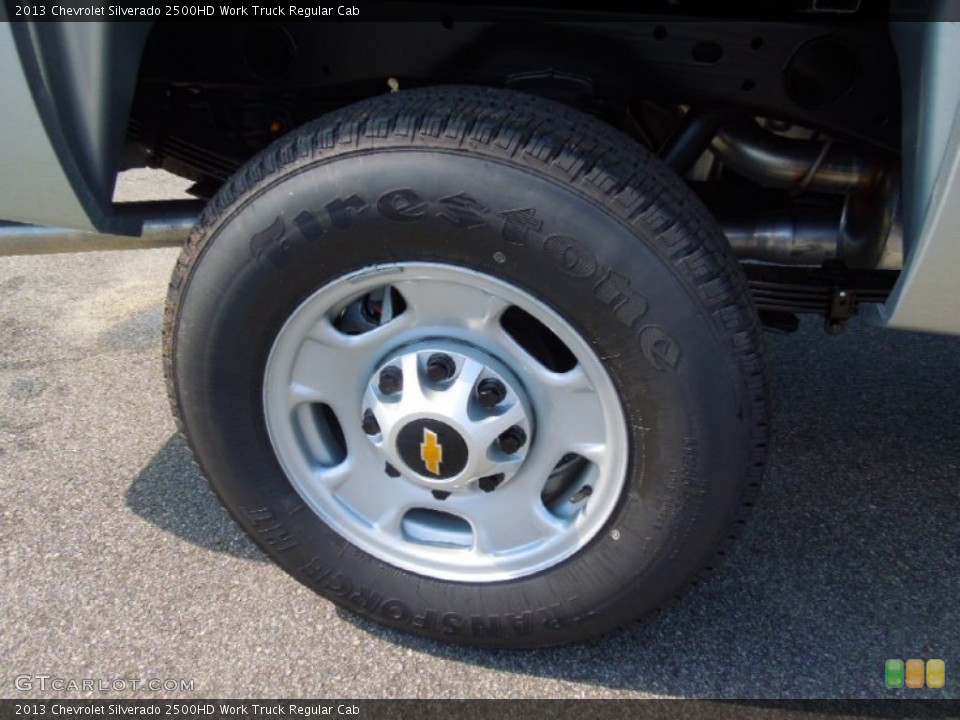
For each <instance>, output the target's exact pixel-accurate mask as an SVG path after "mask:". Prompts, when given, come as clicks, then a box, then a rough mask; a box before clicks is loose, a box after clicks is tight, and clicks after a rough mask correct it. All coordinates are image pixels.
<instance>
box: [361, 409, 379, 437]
mask: <svg viewBox="0 0 960 720" xmlns="http://www.w3.org/2000/svg"><path fill="white" fill-rule="evenodd" d="M360 427H361V428H363V431H364V432H365V433H366V434H367V435H379V434H380V423H378V422H377V418H376V416H375V415H374V414H373V410H370V409H367V410H365V411H364V412H363V422H362V423H361V424H360Z"/></svg>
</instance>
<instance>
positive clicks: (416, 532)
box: [401, 508, 473, 549]
mask: <svg viewBox="0 0 960 720" xmlns="http://www.w3.org/2000/svg"><path fill="white" fill-rule="evenodd" d="M401 528H402V531H403V538H404V540H407V541H408V542H413V543H419V544H421V545H431V546H433V547H446V548H461V549H467V548H470V547H472V546H473V529H472V528H471V527H470V523H468V522H467V521H466V520H464V519H463V518H461V517H458V516H457V515H454V514H452V513H447V512H443V511H441V510H431V509H428V508H414V509H412V510H409V511H408V512H407V513H406V514H405V515H404V516H403V520H402V522H401Z"/></svg>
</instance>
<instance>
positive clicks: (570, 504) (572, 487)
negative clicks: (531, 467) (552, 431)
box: [540, 453, 599, 520]
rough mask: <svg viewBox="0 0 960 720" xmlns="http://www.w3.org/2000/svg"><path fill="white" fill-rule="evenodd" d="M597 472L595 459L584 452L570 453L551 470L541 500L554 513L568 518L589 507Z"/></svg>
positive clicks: (564, 518) (558, 516)
mask: <svg viewBox="0 0 960 720" xmlns="http://www.w3.org/2000/svg"><path fill="white" fill-rule="evenodd" d="M598 475H599V469H598V468H597V466H596V465H595V464H594V463H592V462H590V461H589V460H587V459H586V458H585V457H583V456H582V455H577V454H576V453H567V454H566V455H564V456H563V457H562V458H561V459H560V462H558V463H557V464H556V466H555V467H554V468H553V471H552V472H551V473H550V477H549V478H548V479H547V482H546V484H545V485H544V486H543V490H542V492H541V493H540V500H541V501H542V502H543V505H544V507H545V508H546V509H547V510H548V511H549V512H550V514H551V515H553V516H554V517H556V518H560V519H563V520H569V519H571V518H573V517H575V516H576V515H578V514H579V513H581V512H583V511H585V510H586V508H587V506H588V504H589V499H590V496H591V495H593V493H594V489H595V486H596V482H597V479H598Z"/></svg>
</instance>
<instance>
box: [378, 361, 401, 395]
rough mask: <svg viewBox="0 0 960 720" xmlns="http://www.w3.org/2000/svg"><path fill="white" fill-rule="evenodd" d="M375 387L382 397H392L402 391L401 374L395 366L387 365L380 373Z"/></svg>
mask: <svg viewBox="0 0 960 720" xmlns="http://www.w3.org/2000/svg"><path fill="white" fill-rule="evenodd" d="M377 387H379V388H380V392H381V393H383V394H384V395H393V394H394V393H398V392H400V390H402V389H403V372H402V371H401V370H400V368H398V367H396V366H395V365H389V366H387V367H385V368H384V369H383V370H381V371H380V379H379V381H378V382H377Z"/></svg>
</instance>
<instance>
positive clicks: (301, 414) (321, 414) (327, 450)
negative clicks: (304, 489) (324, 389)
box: [294, 403, 347, 468]
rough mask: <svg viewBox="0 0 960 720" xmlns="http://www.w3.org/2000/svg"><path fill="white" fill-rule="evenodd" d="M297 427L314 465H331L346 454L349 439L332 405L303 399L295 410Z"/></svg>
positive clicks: (298, 434) (338, 461)
mask: <svg viewBox="0 0 960 720" xmlns="http://www.w3.org/2000/svg"><path fill="white" fill-rule="evenodd" d="M294 430H295V432H296V436H297V441H298V443H299V445H300V447H301V450H302V451H303V453H304V455H305V456H306V457H307V458H308V459H309V461H310V464H311V465H312V466H314V467H320V468H329V467H334V466H336V465H339V464H340V463H342V462H343V461H344V460H346V458H347V440H346V438H345V437H344V434H343V427H342V426H341V425H340V421H339V420H338V419H337V416H336V413H334V412H333V408H331V407H330V406H329V405H327V404H325V403H301V404H300V405H298V406H297V408H296V411H295V412H294Z"/></svg>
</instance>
